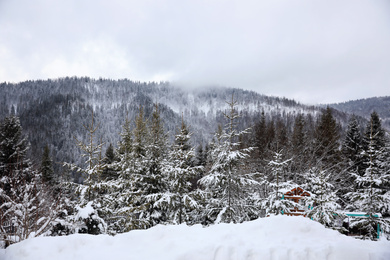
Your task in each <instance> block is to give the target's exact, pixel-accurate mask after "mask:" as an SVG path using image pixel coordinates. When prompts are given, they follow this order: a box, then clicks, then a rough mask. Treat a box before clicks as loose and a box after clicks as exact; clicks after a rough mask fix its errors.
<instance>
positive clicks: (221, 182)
mask: <svg viewBox="0 0 390 260" xmlns="http://www.w3.org/2000/svg"><path fill="white" fill-rule="evenodd" d="M236 103H237V102H236V101H235V100H234V99H233V96H232V100H231V102H228V104H229V106H230V110H229V112H228V113H225V114H224V115H225V117H226V119H227V121H228V122H227V124H226V126H225V128H224V129H221V130H220V131H217V133H216V135H215V141H214V143H213V144H212V145H211V148H210V161H211V168H210V170H209V172H208V173H206V175H205V176H204V177H203V178H201V179H200V180H199V183H200V185H201V187H202V188H203V190H204V192H205V195H206V201H207V204H206V208H205V210H206V212H205V215H206V218H207V219H209V220H210V221H212V222H214V223H220V222H225V223H230V222H234V223H239V222H242V221H246V220H250V219H252V218H256V217H257V216H258V215H257V214H258V208H257V205H256V204H255V202H257V201H256V200H255V199H254V198H253V193H252V192H253V188H254V187H255V186H256V185H258V182H257V181H255V180H254V176H253V174H250V173H245V172H244V171H243V170H242V169H240V168H241V167H242V166H243V163H244V160H245V159H246V158H248V157H249V153H250V152H251V151H252V150H253V149H252V148H240V143H239V142H237V140H238V137H239V136H240V135H243V134H247V133H248V132H247V131H237V130H236V120H237V118H238V114H237V113H236V111H235V105H236Z"/></svg>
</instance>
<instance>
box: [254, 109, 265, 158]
mask: <svg viewBox="0 0 390 260" xmlns="http://www.w3.org/2000/svg"><path fill="white" fill-rule="evenodd" d="M254 144H255V147H256V151H257V152H258V156H259V158H260V159H263V157H264V153H265V148H266V147H267V123H266V120H265V114H264V111H262V112H261V116H260V121H259V122H257V123H256V124H255V126H254Z"/></svg>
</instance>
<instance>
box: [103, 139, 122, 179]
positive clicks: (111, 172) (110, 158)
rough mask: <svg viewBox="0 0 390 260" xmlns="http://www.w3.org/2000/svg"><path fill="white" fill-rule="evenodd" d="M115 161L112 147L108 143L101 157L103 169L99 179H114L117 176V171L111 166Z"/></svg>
mask: <svg viewBox="0 0 390 260" xmlns="http://www.w3.org/2000/svg"><path fill="white" fill-rule="evenodd" d="M115 162H116V156H115V152H114V147H113V146H112V144H111V143H110V144H109V145H108V147H107V149H106V153H105V154H104V158H103V164H104V166H103V171H102V174H101V179H102V180H104V181H107V180H112V179H116V178H117V177H118V172H117V171H116V170H115V169H114V168H113V167H114V164H115Z"/></svg>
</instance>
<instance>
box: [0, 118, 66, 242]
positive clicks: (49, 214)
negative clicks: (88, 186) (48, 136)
mask: <svg viewBox="0 0 390 260" xmlns="http://www.w3.org/2000/svg"><path fill="white" fill-rule="evenodd" d="M28 149H29V144H28V142H27V141H26V139H25V137H24V136H23V133H22V127H21V125H20V121H19V118H18V117H16V116H9V117H6V118H5V119H4V121H3V122H1V124H0V165H1V168H0V173H1V175H0V237H1V239H2V240H3V241H5V244H6V246H7V245H10V244H12V243H15V242H19V241H22V240H25V239H27V238H29V237H34V236H40V235H42V234H44V233H45V232H47V231H48V230H49V229H50V228H51V226H52V224H53V222H54V219H55V218H56V217H57V211H58V209H59V207H60V205H59V204H58V203H57V201H55V200H53V198H52V197H51V193H50V192H49V189H48V187H47V186H46V185H44V184H43V183H42V178H41V175H40V174H39V173H38V172H37V171H34V170H33V167H32V165H31V163H30V162H29V160H28V158H27V157H26V154H27V151H28Z"/></svg>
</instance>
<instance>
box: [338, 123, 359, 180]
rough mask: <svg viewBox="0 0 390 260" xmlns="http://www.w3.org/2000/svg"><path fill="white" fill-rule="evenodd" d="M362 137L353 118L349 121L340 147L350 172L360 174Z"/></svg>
mask: <svg viewBox="0 0 390 260" xmlns="http://www.w3.org/2000/svg"><path fill="white" fill-rule="evenodd" d="M362 149H363V147H362V137H361V135H360V131H359V124H358V122H357V119H356V117H355V116H352V117H351V119H350V120H349V124H348V128H347V132H346V135H345V139H344V143H343V146H342V152H343V155H344V156H345V157H346V158H347V159H348V164H349V165H348V166H349V168H350V170H351V171H355V172H361V169H362V156H361V153H362Z"/></svg>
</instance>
